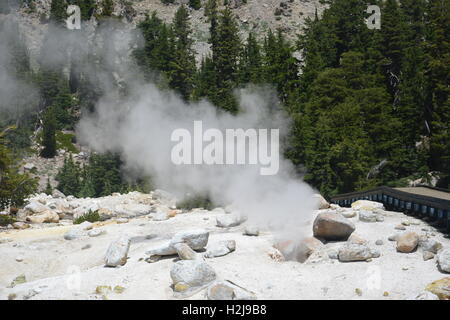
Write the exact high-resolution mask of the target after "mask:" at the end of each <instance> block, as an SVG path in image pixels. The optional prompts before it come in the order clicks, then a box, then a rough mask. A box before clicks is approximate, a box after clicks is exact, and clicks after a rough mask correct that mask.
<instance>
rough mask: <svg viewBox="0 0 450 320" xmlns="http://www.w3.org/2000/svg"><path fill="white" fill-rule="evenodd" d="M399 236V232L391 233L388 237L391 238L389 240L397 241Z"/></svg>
mask: <svg viewBox="0 0 450 320" xmlns="http://www.w3.org/2000/svg"><path fill="white" fill-rule="evenodd" d="M398 236H399V234H398V233H396V234H393V235H390V236H389V238H388V240H389V241H397V239H398Z"/></svg>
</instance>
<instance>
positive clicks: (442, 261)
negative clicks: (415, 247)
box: [437, 248, 450, 273]
mask: <svg viewBox="0 0 450 320" xmlns="http://www.w3.org/2000/svg"><path fill="white" fill-rule="evenodd" d="M437 261H438V266H439V269H440V270H441V271H443V272H447V273H450V248H449V249H444V250H441V251H440V252H439V254H438V256H437Z"/></svg>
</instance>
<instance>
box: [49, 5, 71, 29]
mask: <svg viewBox="0 0 450 320" xmlns="http://www.w3.org/2000/svg"><path fill="white" fill-rule="evenodd" d="M66 10H67V3H66V0H52V3H51V7H50V20H51V21H52V22H54V23H55V24H57V25H63V24H64V22H65V20H66V19H67V12H66Z"/></svg>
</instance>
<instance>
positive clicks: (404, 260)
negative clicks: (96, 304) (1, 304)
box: [0, 190, 450, 300]
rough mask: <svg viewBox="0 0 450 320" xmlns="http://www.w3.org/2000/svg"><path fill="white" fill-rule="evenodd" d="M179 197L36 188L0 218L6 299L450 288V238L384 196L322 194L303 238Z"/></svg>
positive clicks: (0, 284)
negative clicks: (334, 201)
mask: <svg viewBox="0 0 450 320" xmlns="http://www.w3.org/2000/svg"><path fill="white" fill-rule="evenodd" d="M175 200H176V199H175V198H174V197H173V196H172V195H170V194H169V193H167V192H165V191H162V190H156V191H154V192H152V193H150V194H142V193H138V192H132V193H129V194H113V195H112V196H108V197H104V198H98V199H88V198H87V199H77V198H74V197H72V196H69V197H65V196H64V195H63V194H61V193H60V192H57V191H55V192H54V194H53V195H52V196H47V195H35V196H34V197H32V198H30V199H29V203H28V205H27V206H25V208H24V209H23V210H21V211H20V212H19V213H18V216H17V219H18V222H16V223H14V224H13V225H11V226H8V227H7V228H5V229H0V250H1V252H2V259H1V263H0V299H212V300H215V299H229V300H233V299H234V300H242V299H246V300H247V299H384V300H390V299H420V300H424V299H425V300H437V299H449V298H450V296H449V292H448V286H449V285H450V282H449V281H450V278H449V277H448V276H447V277H446V275H448V273H449V272H450V240H449V239H448V238H445V237H444V235H443V234H441V233H440V231H439V230H438V229H437V228H436V227H434V226H431V225H428V224H427V223H425V222H423V221H421V220H417V219H414V218H410V217H407V216H405V215H403V214H402V213H398V212H390V211H386V210H385V209H384V208H383V205H382V204H380V203H376V202H370V201H358V202H355V203H354V204H353V206H352V208H341V207H339V206H336V205H328V204H327V203H326V202H325V201H322V202H321V204H320V208H321V209H319V210H316V211H315V212H314V213H313V214H312V215H311V217H310V218H311V219H310V223H309V224H308V225H307V228H308V230H309V231H308V232H306V233H305V234H303V235H302V237H301V238H300V239H297V240H294V239H282V238H281V237H280V235H278V234H273V233H272V232H271V230H270V228H268V226H263V225H259V224H258V223H257V222H255V221H250V220H248V221H247V219H246V217H245V216H243V215H241V214H239V213H238V212H237V211H235V210H234V209H233V208H232V207H225V208H215V209H214V210H212V211H208V210H204V209H202V208H198V209H193V210H179V209H176V207H175ZM92 212H96V213H97V216H96V217H94V216H93V215H92ZM86 213H90V214H91V215H90V218H92V220H91V221H92V222H89V221H84V222H82V221H83V217H84V218H87V217H88V216H86ZM299 214H300V213H299ZM80 217H81V219H80ZM94 218H95V219H94ZM298 227H299V229H302V228H303V227H304V226H300V225H299V226H298ZM280 239H281V241H280Z"/></svg>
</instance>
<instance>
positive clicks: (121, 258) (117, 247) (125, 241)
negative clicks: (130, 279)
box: [105, 236, 131, 267]
mask: <svg viewBox="0 0 450 320" xmlns="http://www.w3.org/2000/svg"><path fill="white" fill-rule="evenodd" d="M130 243H131V241H130V238H129V237H127V236H121V237H120V238H118V239H117V240H115V241H113V242H112V243H111V244H110V245H109V247H108V250H107V251H106V255H105V266H107V267H117V266H123V265H124V264H126V263H127V257H128V250H130Z"/></svg>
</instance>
